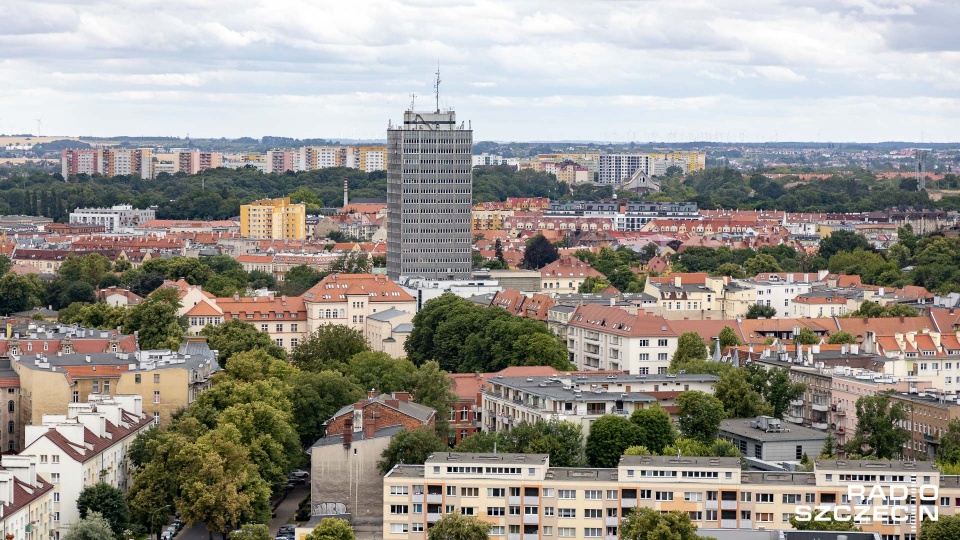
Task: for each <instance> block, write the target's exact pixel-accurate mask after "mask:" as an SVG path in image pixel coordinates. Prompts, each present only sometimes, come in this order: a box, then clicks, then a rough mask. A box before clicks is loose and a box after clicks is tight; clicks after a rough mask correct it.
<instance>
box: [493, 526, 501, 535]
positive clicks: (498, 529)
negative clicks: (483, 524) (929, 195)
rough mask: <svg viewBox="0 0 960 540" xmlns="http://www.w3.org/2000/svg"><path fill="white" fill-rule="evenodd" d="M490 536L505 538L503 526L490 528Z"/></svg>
mask: <svg viewBox="0 0 960 540" xmlns="http://www.w3.org/2000/svg"><path fill="white" fill-rule="evenodd" d="M490 536H503V525H494V526H493V527H490Z"/></svg>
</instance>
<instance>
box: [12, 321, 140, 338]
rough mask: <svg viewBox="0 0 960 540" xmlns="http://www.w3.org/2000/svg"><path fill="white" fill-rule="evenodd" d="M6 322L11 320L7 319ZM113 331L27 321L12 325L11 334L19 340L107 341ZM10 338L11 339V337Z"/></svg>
mask: <svg viewBox="0 0 960 540" xmlns="http://www.w3.org/2000/svg"><path fill="white" fill-rule="evenodd" d="M7 321H8V322H10V321H12V319H7ZM114 332H115V330H100V329H98V328H86V327H84V326H80V325H79V324H63V323H59V322H49V321H29V322H27V323H19V324H13V325H12V327H11V333H12V336H13V335H17V334H19V335H20V339H63V338H65V337H70V338H73V339H83V338H90V339H107V338H109V337H113V333H114ZM129 335H130V334H117V335H116V337H117V339H123V338H125V337H128V336H129ZM12 336H11V337H12Z"/></svg>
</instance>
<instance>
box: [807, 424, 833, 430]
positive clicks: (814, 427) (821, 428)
mask: <svg viewBox="0 0 960 540" xmlns="http://www.w3.org/2000/svg"><path fill="white" fill-rule="evenodd" d="M810 427H812V428H813V429H819V430H822V431H826V430H827V428H828V427H830V424H827V423H826V422H813V423H812V424H810Z"/></svg>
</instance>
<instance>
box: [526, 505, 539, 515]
mask: <svg viewBox="0 0 960 540" xmlns="http://www.w3.org/2000/svg"><path fill="white" fill-rule="evenodd" d="M539 513H540V507H538V506H524V507H523V514H524V515H525V516H536V515H538V514H539Z"/></svg>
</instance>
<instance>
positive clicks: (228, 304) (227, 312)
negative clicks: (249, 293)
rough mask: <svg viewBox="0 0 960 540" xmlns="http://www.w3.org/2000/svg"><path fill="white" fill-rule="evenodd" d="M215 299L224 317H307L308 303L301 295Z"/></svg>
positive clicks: (277, 318)
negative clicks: (280, 315)
mask: <svg viewBox="0 0 960 540" xmlns="http://www.w3.org/2000/svg"><path fill="white" fill-rule="evenodd" d="M215 301H216V303H217V307H219V308H220V309H221V310H223V316H224V318H229V317H231V316H233V315H238V317H237V318H239V319H240V320H246V319H247V317H246V315H247V314H253V318H254V319H256V320H257V321H273V320H285V321H286V320H290V321H304V320H306V319H307V308H306V305H305V304H304V302H303V298H301V297H299V296H276V297H272V298H271V297H256V296H255V297H253V298H246V297H240V298H217V299H216V300H215ZM212 314H213V313H210V315H212ZM277 314H283V317H282V318H279V317H277ZM263 315H267V317H263Z"/></svg>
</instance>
